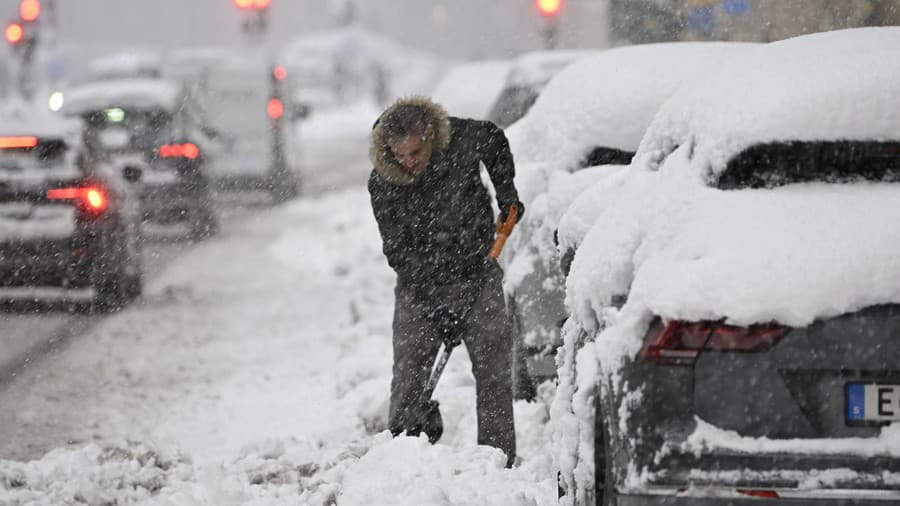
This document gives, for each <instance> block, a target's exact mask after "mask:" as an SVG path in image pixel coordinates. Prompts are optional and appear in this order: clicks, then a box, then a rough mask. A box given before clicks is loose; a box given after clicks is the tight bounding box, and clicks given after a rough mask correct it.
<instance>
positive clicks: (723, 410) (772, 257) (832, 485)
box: [551, 27, 900, 506]
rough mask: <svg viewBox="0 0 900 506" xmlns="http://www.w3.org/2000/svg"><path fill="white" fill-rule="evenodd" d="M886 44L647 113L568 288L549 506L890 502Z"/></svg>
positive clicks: (832, 43)
mask: <svg viewBox="0 0 900 506" xmlns="http://www.w3.org/2000/svg"><path fill="white" fill-rule="evenodd" d="M897 47H900V28H896V27H892V28H865V29H856V30H845V31H836V32H828V33H821V34H814V35H808V36H803V37H797V38H794V39H788V40H784V41H780V42H775V43H771V44H767V45H764V46H760V47H758V48H756V49H754V50H752V51H748V52H747V53H746V54H744V55H741V57H740V58H737V59H735V60H734V61H731V62H728V63H726V64H723V65H722V66H721V68H719V69H717V70H716V71H715V72H714V73H712V74H710V75H707V76H706V77H705V78H704V79H702V80H700V81H697V82H694V83H693V84H692V85H691V86H690V87H685V88H682V89H681V90H680V91H679V92H677V93H676V94H674V95H673V96H672V97H671V99H670V100H669V101H667V102H666V104H665V105H663V106H662V108H661V109H660V111H659V113H658V114H657V116H656V117H655V119H654V120H653V122H652V123H651V125H650V126H649V128H648V130H647V133H646V135H645V137H644V138H643V140H642V141H641V145H640V148H639V150H638V154H637V156H636V158H635V162H634V164H633V165H632V166H631V167H630V169H629V172H630V174H629V181H627V182H625V183H624V184H623V187H622V191H621V192H620V196H619V198H618V199H617V200H616V201H615V202H614V203H613V205H611V206H609V207H608V208H607V209H606V210H605V211H604V212H602V213H601V215H600V216H599V217H598V218H597V220H596V223H595V224H594V226H593V228H592V229H591V230H590V232H589V233H588V234H587V235H586V237H585V238H584V241H583V242H582V244H581V246H580V247H579V249H578V250H577V252H576V254H575V259H574V261H573V263H572V270H571V273H570V275H569V278H568V285H567V290H568V298H569V302H570V308H571V310H572V319H571V321H570V323H568V324H567V326H566V329H565V332H566V336H565V340H566V345H565V348H564V353H563V354H562V360H563V363H562V365H561V367H560V386H559V395H558V396H557V398H556V399H555V400H554V407H553V409H552V410H551V412H552V413H553V418H554V419H553V422H552V423H553V427H554V431H555V435H554V439H555V440H556V441H558V443H559V446H558V456H559V458H558V459H557V460H558V461H559V462H560V464H561V485H562V488H563V491H564V492H565V495H564V496H563V500H562V503H563V504H573V503H576V504H602V505H607V504H642V505H643V504H647V505H650V504H666V505H678V504H685V505H687V504H690V505H697V504H703V505H714V504H715V505H718V504H728V505H742V504H748V505H749V504H757V503H759V504H768V503H771V504H791V505H795V504H796V505H813V504H815V505H828V504H854V505H879V506H881V505H887V504H897V503H900V480H898V477H900V437H898V430H897V429H898V428H900V361H898V357H900V340H898V339H897V336H898V334H900V263H898V261H897V251H898V248H900V228H898V227H897V217H898V216H900V116H898V115H897V114H895V111H897V110H898V109H900V95H898V93H897V90H898V89H900V69H898V67H897V66H894V65H884V62H885V61H889V59H890V58H892V57H893V56H894V52H895V51H894V48H897ZM616 297H624V300H625V303H624V305H623V306H622V307H621V309H617V308H616V305H615V304H614V302H613V301H614V299H615V298H616ZM762 498H768V499H770V501H762V500H761V499H762Z"/></svg>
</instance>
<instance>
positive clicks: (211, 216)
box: [63, 78, 218, 238]
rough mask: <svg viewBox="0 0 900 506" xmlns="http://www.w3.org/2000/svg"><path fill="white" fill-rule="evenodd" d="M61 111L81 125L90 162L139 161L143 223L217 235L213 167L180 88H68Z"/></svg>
mask: <svg viewBox="0 0 900 506" xmlns="http://www.w3.org/2000/svg"><path fill="white" fill-rule="evenodd" d="M63 113H65V114H66V115H68V116H73V117H78V118H80V119H81V120H82V121H83V139H84V144H85V147H86V153H88V155H89V156H90V157H91V158H96V159H99V160H109V161H123V162H124V161H130V162H133V163H144V164H146V165H147V170H146V171H145V173H144V176H143V178H142V181H141V183H140V185H138V186H139V189H140V196H141V209H142V212H143V215H144V218H145V219H147V220H150V221H154V222H157V223H163V224H173V223H183V224H185V225H187V226H188V228H189V230H190V233H191V235H192V236H194V237H197V238H203V237H208V236H209V235H212V234H214V233H216V232H217V230H218V218H217V216H216V213H215V211H214V203H213V198H212V193H211V188H210V179H209V174H208V170H209V167H210V166H212V165H214V164H215V163H216V159H215V156H214V150H213V149H212V146H213V143H212V142H211V140H210V139H209V136H208V135H207V134H206V133H205V132H204V126H203V125H202V124H201V123H200V121H199V118H198V114H197V112H196V108H195V105H194V103H193V102H192V100H191V99H190V96H189V95H188V94H187V91H186V89H185V88H184V87H183V86H181V85H179V84H178V83H177V82H174V81H171V80H166V79H139V78H134V79H112V80H104V81H96V82H91V83H85V84H83V85H81V86H79V87H77V88H73V89H72V90H70V91H69V93H68V95H67V99H66V104H65V107H64V108H63Z"/></svg>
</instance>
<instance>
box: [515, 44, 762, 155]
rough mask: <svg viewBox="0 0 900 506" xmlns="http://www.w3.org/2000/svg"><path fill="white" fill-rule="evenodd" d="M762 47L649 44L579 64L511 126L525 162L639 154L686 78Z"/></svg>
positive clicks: (555, 81) (559, 77)
mask: <svg viewBox="0 0 900 506" xmlns="http://www.w3.org/2000/svg"><path fill="white" fill-rule="evenodd" d="M754 47H756V44H736V43H677V44H645V45H638V46H629V47H622V48H615V49H610V50H607V51H603V52H600V53H594V54H593V55H591V56H586V57H584V58H581V59H580V60H578V61H576V62H575V63H572V64H571V65H569V66H568V67H566V68H565V69H564V70H563V71H561V72H560V73H559V74H558V75H557V76H555V77H554V78H553V79H552V80H551V81H550V82H549V83H548V84H547V87H546V88H544V90H543V91H542V92H541V94H540V96H539V97H538V99H537V101H536V102H535V104H534V106H533V107H532V108H531V109H530V110H529V111H528V114H526V115H525V117H524V118H522V119H521V120H519V121H518V122H516V123H515V124H514V125H513V126H511V127H510V128H509V138H510V144H511V146H512V148H513V152H514V153H515V156H516V161H518V162H536V161H550V160H554V161H561V162H562V163H563V164H564V166H566V167H568V168H572V167H573V166H574V165H575V164H577V163H578V162H579V161H580V160H581V159H583V158H584V157H585V155H587V154H588V152H589V151H590V150H591V149H592V148H594V147H598V146H599V147H605V148H613V149H619V150H622V151H626V152H634V151H636V149H637V146H638V143H639V142H640V140H641V136H642V135H643V134H644V130H645V129H646V128H647V125H649V124H650V121H651V120H652V119H653V115H654V114H655V113H656V111H657V109H659V106H660V105H661V104H662V103H663V101H665V100H666V99H667V98H668V97H669V96H670V95H671V94H672V92H674V91H675V90H676V89H678V87H679V86H680V85H681V84H682V83H683V82H685V81H690V80H693V79H694V78H696V77H697V76H698V75H702V74H704V73H705V72H706V71H708V70H710V69H712V68H715V66H716V65H717V64H719V63H720V62H721V61H723V60H726V59H729V58H733V57H736V56H737V55H740V54H742V53H744V52H747V51H748V50H749V49H750V48H754Z"/></svg>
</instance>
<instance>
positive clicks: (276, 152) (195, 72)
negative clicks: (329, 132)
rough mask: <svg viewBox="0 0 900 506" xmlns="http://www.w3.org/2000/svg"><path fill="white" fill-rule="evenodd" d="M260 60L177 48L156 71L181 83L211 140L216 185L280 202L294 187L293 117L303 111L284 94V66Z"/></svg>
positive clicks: (226, 52)
mask: <svg viewBox="0 0 900 506" xmlns="http://www.w3.org/2000/svg"><path fill="white" fill-rule="evenodd" d="M266 61H267V60H266V58H264V57H263V56H262V55H254V54H251V53H246V52H240V51H235V50H225V49H218V48H195V49H181V50H178V51H173V52H172V53H170V54H169V55H168V57H167V59H166V66H165V70H164V72H165V74H166V76H167V77H169V78H171V79H174V80H176V81H178V82H181V83H183V84H184V85H185V86H186V87H187V89H188V92H189V95H190V97H191V101H192V104H194V105H195V111H196V115H197V121H198V122H199V123H200V124H201V125H202V126H203V129H204V131H205V132H206V133H207V135H208V136H209V137H210V138H211V141H212V142H211V143H210V148H211V149H214V150H215V151H216V158H215V163H211V164H210V165H209V175H210V177H211V178H212V180H213V183H214V184H215V185H216V187H218V188H222V189H226V190H262V191H266V192H268V193H270V194H271V195H272V197H273V198H274V199H275V200H276V201H283V200H287V199H290V198H293V197H295V196H297V195H298V194H299V192H300V179H301V178H300V172H299V152H298V149H299V147H298V139H297V136H296V135H295V134H294V129H293V122H294V121H296V120H299V119H302V118H303V117H305V116H306V114H307V110H306V107H303V106H300V105H299V104H296V103H295V102H293V101H292V100H291V99H290V97H291V94H290V93H289V90H290V88H291V84H290V83H291V75H290V73H289V71H288V69H287V68H286V67H284V66H279V65H269V64H267V63H264V62H266Z"/></svg>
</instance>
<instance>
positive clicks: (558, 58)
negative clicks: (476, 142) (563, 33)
mask: <svg viewBox="0 0 900 506" xmlns="http://www.w3.org/2000/svg"><path fill="white" fill-rule="evenodd" d="M596 51H597V50H594V49H560V50H553V51H532V52H529V53H525V54H522V55H520V56H518V57H517V58H516V59H515V60H514V61H513V65H512V68H511V69H510V71H509V74H508V75H507V77H506V82H505V83H504V85H503V89H502V90H501V91H500V96H499V97H497V101H496V102H494V106H493V107H492V108H491V111H490V112H489V113H488V120H490V121H492V122H494V123H495V124H496V125H497V126H499V127H501V128H506V127H508V126H509V125H512V124H513V123H515V122H516V121H517V120H518V119H519V118H521V117H522V116H524V115H525V113H526V112H528V109H530V108H531V106H532V105H534V101H535V100H537V97H538V95H540V93H541V90H543V89H544V86H546V85H547V83H548V82H549V81H550V79H552V78H553V76H555V75H556V74H558V73H559V72H560V71H561V70H562V69H564V68H566V66H567V65H569V64H570V63H572V62H573V61H575V60H576V59H578V58H580V57H582V56H586V55H589V54H592V53H594V52H596Z"/></svg>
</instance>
